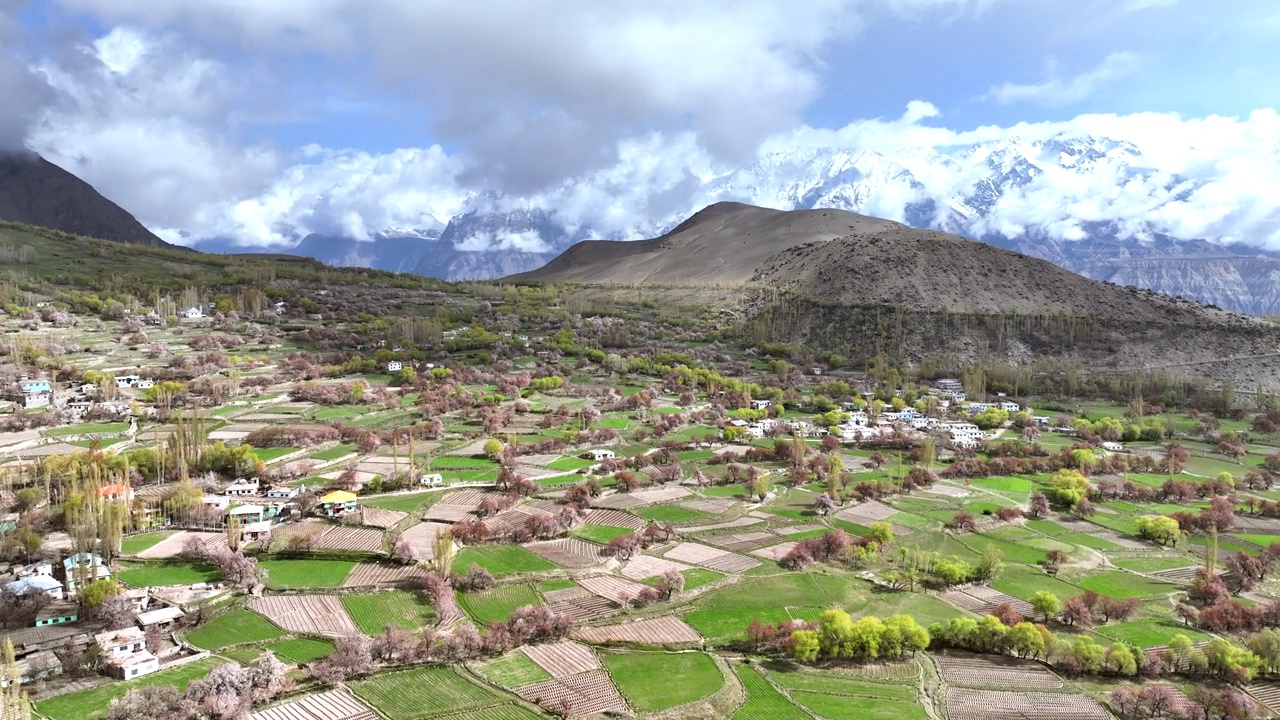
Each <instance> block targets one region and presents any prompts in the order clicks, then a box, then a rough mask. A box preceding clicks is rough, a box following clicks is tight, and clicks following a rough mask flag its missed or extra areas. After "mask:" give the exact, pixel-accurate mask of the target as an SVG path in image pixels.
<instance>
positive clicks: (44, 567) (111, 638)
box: [0, 552, 186, 685]
mask: <svg viewBox="0 0 1280 720" xmlns="http://www.w3.org/2000/svg"><path fill="white" fill-rule="evenodd" d="M55 567H57V568H59V569H60V572H59V576H60V577H55V575H54V570H55ZM0 571H2V573H0V586H2V587H3V588H4V590H5V592H6V593H9V594H12V595H15V596H19V597H26V596H30V595H32V594H33V593H43V594H44V595H45V596H47V597H46V600H45V602H44V604H43V606H42V607H41V608H40V610H39V611H38V612H37V613H36V617H35V621H34V624H33V625H32V626H31V627H29V628H25V629H18V630H8V631H5V632H4V635H5V637H7V638H8V639H9V640H10V641H11V642H12V643H13V645H14V652H15V659H16V661H17V666H18V671H19V672H18V675H19V679H18V682H19V683H27V682H32V681H35V680H42V679H47V678H49V677H52V676H55V675H59V674H61V673H62V663H61V661H60V660H59V659H58V656H57V655H56V654H55V653H54V652H53V648H54V647H59V646H62V645H66V644H72V645H80V646H82V647H83V646H88V645H90V644H91V643H93V644H97V645H98V648H99V651H100V657H101V658H102V662H103V665H104V667H105V669H106V670H107V672H109V673H110V674H111V675H113V676H114V677H117V678H120V679H122V680H131V679H133V678H137V677H141V676H142V675H147V674H149V673H153V672H155V671H157V670H159V669H160V664H161V660H162V659H163V658H164V657H167V656H169V655H172V654H175V653H178V652H180V651H181V648H179V647H178V646H176V645H174V644H173V643H171V642H166V643H165V644H164V645H165V646H164V647H163V648H154V649H155V650H156V651H157V652H158V654H157V652H152V649H149V648H148V647H147V641H146V631H147V629H148V628H151V627H156V628H158V629H160V630H165V629H167V628H168V627H170V626H171V625H172V624H173V623H175V622H177V621H178V620H180V619H182V617H183V616H184V615H185V614H186V613H185V611H184V610H183V609H182V608H181V607H178V606H175V605H172V604H169V603H167V602H165V601H163V600H161V599H159V598H158V597H155V596H153V595H152V593H151V592H150V591H149V590H148V589H147V588H132V589H126V590H124V591H123V593H122V595H123V597H125V598H126V599H127V600H128V601H129V604H130V609H131V610H132V611H133V613H134V624H133V625H131V626H130V627H126V628H123V629H119V630H109V631H106V632H98V633H94V632H93V631H92V629H91V628H89V627H88V626H86V625H84V624H82V623H81V618H80V605H79V603H77V602H76V600H75V598H76V596H77V593H78V591H79V590H80V588H81V587H83V583H85V582H90V581H93V580H101V579H108V580H109V579H111V570H110V568H109V567H108V566H107V564H106V563H105V562H104V561H103V559H102V557H101V556H99V555H97V554H94V553H86V552H82V553H75V554H72V555H69V556H68V557H66V558H63V560H62V561H61V562H60V563H57V564H56V566H55V563H51V562H48V561H40V562H36V563H32V564H30V565H12V566H2V565H0ZM99 627H100V626H99ZM0 685H3V680H0Z"/></svg>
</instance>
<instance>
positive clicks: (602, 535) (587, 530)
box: [573, 525, 635, 545]
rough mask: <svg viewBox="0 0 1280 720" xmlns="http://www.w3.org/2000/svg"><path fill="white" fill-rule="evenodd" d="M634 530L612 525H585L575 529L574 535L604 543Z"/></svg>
mask: <svg viewBox="0 0 1280 720" xmlns="http://www.w3.org/2000/svg"><path fill="white" fill-rule="evenodd" d="M633 532H635V531H634V530H632V529H630V528H620V527H613V526H612V525H583V526H582V527H579V528H577V529H575V530H574V531H573V535H575V536H577V537H580V538H582V539H583V540H590V541H591V542H596V543H600V544H601V545H604V544H606V543H608V542H609V541H610V540H612V539H614V538H616V537H621V536H623V535H630V534H631V533H633Z"/></svg>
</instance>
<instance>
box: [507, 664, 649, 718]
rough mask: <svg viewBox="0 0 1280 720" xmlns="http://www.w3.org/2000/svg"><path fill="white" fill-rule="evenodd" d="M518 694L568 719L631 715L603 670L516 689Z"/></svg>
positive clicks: (625, 703)
mask: <svg viewBox="0 0 1280 720" xmlns="http://www.w3.org/2000/svg"><path fill="white" fill-rule="evenodd" d="M516 694H517V695H519V696H520V697H522V698H524V699H526V700H529V701H531V702H535V703H542V704H545V705H546V706H547V707H549V708H564V709H566V710H567V713H568V716H569V717H581V716H583V715H593V714H597V713H627V712H628V708H627V701H626V700H624V699H623V698H622V694H621V693H619V692H618V688H617V687H615V686H614V684H613V680H611V679H609V674H608V673H606V672H605V671H604V670H594V671H592V672H586V673H580V674H578V675H572V676H570V677H565V678H559V679H556V680H547V681H545V682H540V683H535V684H533V685H526V686H524V687H522V688H516Z"/></svg>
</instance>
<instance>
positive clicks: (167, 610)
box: [138, 606, 186, 630]
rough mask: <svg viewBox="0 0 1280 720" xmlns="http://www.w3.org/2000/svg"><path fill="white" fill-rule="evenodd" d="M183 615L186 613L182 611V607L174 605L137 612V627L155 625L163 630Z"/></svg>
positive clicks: (145, 627)
mask: <svg viewBox="0 0 1280 720" xmlns="http://www.w3.org/2000/svg"><path fill="white" fill-rule="evenodd" d="M184 615H186V613H184V612H182V608H179V607H174V606H170V607H162V608H156V609H155V610H147V611H146V612H140V613H138V627H141V628H142V629H143V630H146V629H147V628H149V627H151V626H152V625H155V626H158V627H159V628H160V629H161V630H163V629H165V628H168V627H169V626H171V625H173V624H174V623H175V622H177V621H179V620H181V619H182V618H183V616H184Z"/></svg>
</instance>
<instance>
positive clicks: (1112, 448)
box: [1102, 440, 1124, 452]
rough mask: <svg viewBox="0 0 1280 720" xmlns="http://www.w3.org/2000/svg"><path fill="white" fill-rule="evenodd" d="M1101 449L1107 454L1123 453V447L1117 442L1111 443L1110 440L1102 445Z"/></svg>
mask: <svg viewBox="0 0 1280 720" xmlns="http://www.w3.org/2000/svg"><path fill="white" fill-rule="evenodd" d="M1102 449H1103V450H1106V451H1107V452H1124V446H1123V445H1121V444H1120V443H1118V442H1111V441H1110V440H1108V441H1106V442H1104V443H1102Z"/></svg>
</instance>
